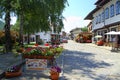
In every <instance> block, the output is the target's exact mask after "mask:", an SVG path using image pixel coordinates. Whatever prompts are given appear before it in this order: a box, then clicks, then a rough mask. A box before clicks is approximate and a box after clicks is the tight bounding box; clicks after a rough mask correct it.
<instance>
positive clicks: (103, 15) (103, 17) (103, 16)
mask: <svg viewBox="0 0 120 80" xmlns="http://www.w3.org/2000/svg"><path fill="white" fill-rule="evenodd" d="M104 19H105V14H104V11H103V12H102V19H101V20H102V22H104Z"/></svg>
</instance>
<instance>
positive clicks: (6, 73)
mask: <svg viewBox="0 0 120 80" xmlns="http://www.w3.org/2000/svg"><path fill="white" fill-rule="evenodd" d="M21 74H22V71H21V70H19V71H17V72H5V77H6V78H12V77H17V76H20V75H21Z"/></svg>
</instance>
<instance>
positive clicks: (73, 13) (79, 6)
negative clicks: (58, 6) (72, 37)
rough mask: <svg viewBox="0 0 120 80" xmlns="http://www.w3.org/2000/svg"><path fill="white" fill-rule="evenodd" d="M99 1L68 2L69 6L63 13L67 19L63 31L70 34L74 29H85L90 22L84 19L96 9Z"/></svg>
mask: <svg viewBox="0 0 120 80" xmlns="http://www.w3.org/2000/svg"><path fill="white" fill-rule="evenodd" d="M96 1H97V0H68V4H69V6H66V8H65V10H64V11H63V16H64V17H65V19H64V21H63V23H64V29H63V31H65V32H67V33H69V32H70V31H71V30H72V29H74V28H80V27H85V26H87V25H88V23H89V22H90V21H89V20H84V18H85V17H86V16H87V15H88V14H89V13H90V12H91V11H92V10H93V9H94V8H95V5H94V3H95V2H96Z"/></svg>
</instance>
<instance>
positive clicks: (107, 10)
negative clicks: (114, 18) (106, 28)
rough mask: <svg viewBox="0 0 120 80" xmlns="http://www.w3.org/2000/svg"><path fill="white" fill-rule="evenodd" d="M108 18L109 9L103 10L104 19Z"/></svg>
mask: <svg viewBox="0 0 120 80" xmlns="http://www.w3.org/2000/svg"><path fill="white" fill-rule="evenodd" d="M108 18H109V8H106V9H105V19H108Z"/></svg>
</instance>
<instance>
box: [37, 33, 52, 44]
mask: <svg viewBox="0 0 120 80" xmlns="http://www.w3.org/2000/svg"><path fill="white" fill-rule="evenodd" d="M35 35H40V39H42V40H43V41H44V42H47V41H50V40H51V32H50V31H48V32H46V33H45V32H39V33H36V34H35Z"/></svg>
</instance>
